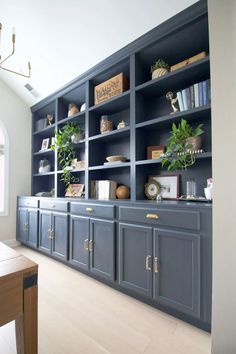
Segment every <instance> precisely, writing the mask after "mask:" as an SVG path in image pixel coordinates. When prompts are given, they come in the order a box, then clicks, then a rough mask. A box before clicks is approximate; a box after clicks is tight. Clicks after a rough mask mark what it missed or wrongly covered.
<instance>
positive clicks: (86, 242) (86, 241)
mask: <svg viewBox="0 0 236 354" xmlns="http://www.w3.org/2000/svg"><path fill="white" fill-rule="evenodd" d="M84 249H85V251H88V250H89V249H88V239H87V238H86V239H85V240H84Z"/></svg>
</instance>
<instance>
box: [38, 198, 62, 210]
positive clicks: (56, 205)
mask: <svg viewBox="0 0 236 354" xmlns="http://www.w3.org/2000/svg"><path fill="white" fill-rule="evenodd" d="M40 208H42V209H49V210H58V211H68V202H64V201H59V200H54V199H45V200H40Z"/></svg>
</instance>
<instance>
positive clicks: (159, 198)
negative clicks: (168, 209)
mask: <svg viewBox="0 0 236 354" xmlns="http://www.w3.org/2000/svg"><path fill="white" fill-rule="evenodd" d="M156 201H157V202H160V201H162V196H161V194H157V197H156Z"/></svg>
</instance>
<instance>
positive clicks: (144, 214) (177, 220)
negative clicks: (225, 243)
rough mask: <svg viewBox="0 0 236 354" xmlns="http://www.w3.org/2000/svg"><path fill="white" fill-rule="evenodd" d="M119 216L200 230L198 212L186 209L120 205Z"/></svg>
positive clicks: (143, 221) (148, 222)
mask: <svg viewBox="0 0 236 354" xmlns="http://www.w3.org/2000/svg"><path fill="white" fill-rule="evenodd" d="M119 218H120V220H124V221H135V222H139V223H147V224H152V225H155V226H158V225H159V226H169V227H180V228H184V229H190V230H200V212H198V211H188V210H165V209H147V208H132V207H122V206H121V207H120V208H119Z"/></svg>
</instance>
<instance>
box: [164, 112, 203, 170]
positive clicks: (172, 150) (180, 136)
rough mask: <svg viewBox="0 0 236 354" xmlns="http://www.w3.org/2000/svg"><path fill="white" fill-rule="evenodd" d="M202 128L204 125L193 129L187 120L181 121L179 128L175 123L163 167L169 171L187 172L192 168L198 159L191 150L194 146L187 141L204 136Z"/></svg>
mask: <svg viewBox="0 0 236 354" xmlns="http://www.w3.org/2000/svg"><path fill="white" fill-rule="evenodd" d="M202 127H203V124H199V125H198V126H197V127H196V128H195V129H193V128H192V127H191V125H190V124H189V123H188V122H187V121H186V120H185V119H181V122H180V123H179V124H178V126H177V125H176V124H175V123H173V124H172V131H171V132H170V137H169V138H168V140H167V144H166V152H165V154H164V155H163V157H162V167H167V168H168V171H172V170H183V169H184V170H185V169H187V168H188V167H190V166H192V165H193V164H194V163H195V161H196V157H195V155H194V154H193V153H192V150H191V149H192V144H187V143H186V139H187V138H189V137H195V136H200V135H201V134H203V132H204V131H203V130H202Z"/></svg>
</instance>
